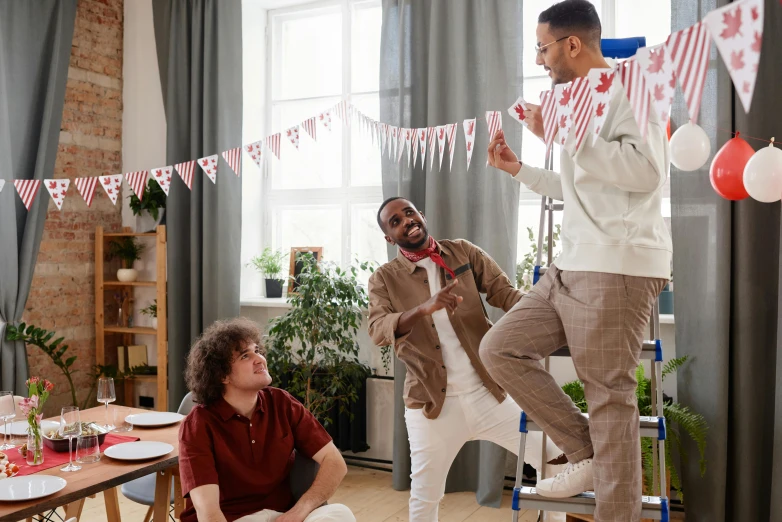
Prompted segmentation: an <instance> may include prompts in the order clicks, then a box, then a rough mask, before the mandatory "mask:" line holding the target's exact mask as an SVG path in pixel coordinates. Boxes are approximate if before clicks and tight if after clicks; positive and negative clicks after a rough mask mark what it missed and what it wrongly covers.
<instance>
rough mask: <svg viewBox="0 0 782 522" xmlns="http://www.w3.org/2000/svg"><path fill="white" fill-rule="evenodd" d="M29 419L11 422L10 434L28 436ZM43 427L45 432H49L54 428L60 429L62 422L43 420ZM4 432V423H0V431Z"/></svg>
mask: <svg viewBox="0 0 782 522" xmlns="http://www.w3.org/2000/svg"><path fill="white" fill-rule="evenodd" d="M27 426H29V424H27V421H16V422H9V423H8V433H9V434H10V435H13V436H15V437H26V436H27ZM41 429H42V431H43V433H44V434H47V433H49V432H50V431H52V430H58V429H60V423H59V422H54V421H50V420H45V421H41ZM2 432H3V425H2V423H0V433H2Z"/></svg>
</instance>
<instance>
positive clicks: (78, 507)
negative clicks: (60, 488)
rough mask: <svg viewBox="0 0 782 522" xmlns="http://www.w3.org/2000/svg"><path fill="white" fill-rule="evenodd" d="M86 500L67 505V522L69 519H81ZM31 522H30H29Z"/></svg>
mask: <svg viewBox="0 0 782 522" xmlns="http://www.w3.org/2000/svg"><path fill="white" fill-rule="evenodd" d="M85 500H86V499H83V498H82V499H79V500H77V501H75V502H71V503H70V504H66V505H65V520H68V519H69V518H75V519H76V520H79V519H80V518H81V511H82V509H84V501H85ZM28 522H29V521H28Z"/></svg>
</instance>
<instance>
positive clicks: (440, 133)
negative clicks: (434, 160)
mask: <svg viewBox="0 0 782 522" xmlns="http://www.w3.org/2000/svg"><path fill="white" fill-rule="evenodd" d="M447 127H448V126H447V125H438V126H437V128H436V129H435V134H436V135H437V146H438V147H439V148H440V170H443V153H444V152H445V129H446V128H447Z"/></svg>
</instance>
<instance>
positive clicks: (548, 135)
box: [540, 90, 559, 155]
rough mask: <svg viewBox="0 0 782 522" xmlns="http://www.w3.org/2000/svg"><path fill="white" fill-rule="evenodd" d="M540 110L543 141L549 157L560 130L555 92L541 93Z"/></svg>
mask: <svg viewBox="0 0 782 522" xmlns="http://www.w3.org/2000/svg"><path fill="white" fill-rule="evenodd" d="M540 110H541V114H542V117H543V138H544V140H543V141H545V142H546V154H547V155H548V153H549V151H550V150H551V146H552V145H553V143H554V137H555V136H556V135H557V130H558V129H559V126H558V125H557V102H556V96H554V91H553V90H551V91H543V92H542V93H540Z"/></svg>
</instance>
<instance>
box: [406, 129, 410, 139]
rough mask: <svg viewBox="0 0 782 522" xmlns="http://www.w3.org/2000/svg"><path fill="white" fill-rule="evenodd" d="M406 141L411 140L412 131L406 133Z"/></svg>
mask: <svg viewBox="0 0 782 522" xmlns="http://www.w3.org/2000/svg"><path fill="white" fill-rule="evenodd" d="M405 139H406V140H409V139H410V131H407V132H406V133H405Z"/></svg>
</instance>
